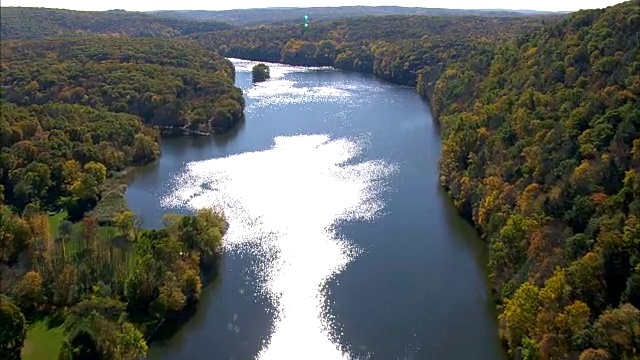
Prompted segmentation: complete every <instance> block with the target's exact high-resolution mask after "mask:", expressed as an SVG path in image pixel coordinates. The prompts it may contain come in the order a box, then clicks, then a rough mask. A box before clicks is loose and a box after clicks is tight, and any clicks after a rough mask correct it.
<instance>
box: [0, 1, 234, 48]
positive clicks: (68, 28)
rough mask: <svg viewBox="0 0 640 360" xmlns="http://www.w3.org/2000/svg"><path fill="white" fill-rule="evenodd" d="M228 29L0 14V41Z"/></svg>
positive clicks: (155, 19)
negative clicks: (0, 39)
mask: <svg viewBox="0 0 640 360" xmlns="http://www.w3.org/2000/svg"><path fill="white" fill-rule="evenodd" d="M231 27H232V26H231V25H230V24H227V23H225V22H216V21H206V22H204V21H190V20H188V19H176V18H170V17H164V16H152V15H150V14H145V13H140V12H130V11H115V12H112V11H72V10H64V9H45V8H30V7H2V11H0V38H2V39H5V40H6V39H23V40H26V39H40V38H47V37H71V36H90V35H107V36H127V37H165V38H175V37H179V36H184V35H189V34H193V33H197V32H207V31H216V30H223V29H228V28H231Z"/></svg>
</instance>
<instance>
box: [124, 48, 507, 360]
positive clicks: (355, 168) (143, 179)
mask: <svg viewBox="0 0 640 360" xmlns="http://www.w3.org/2000/svg"><path fill="white" fill-rule="evenodd" d="M233 62H234V64H235V66H236V71H237V85H238V86H239V87H241V88H242V89H243V91H244V93H245V98H246V100H247V108H246V121H245V123H244V124H243V125H242V126H240V127H239V128H238V129H237V130H236V131H234V132H233V133H232V134H229V135H227V136H224V137H215V138H204V137H201V138H175V139H166V140H164V141H163V143H162V157H161V159H160V161H159V162H157V163H156V164H153V165H151V166H148V167H146V168H143V169H140V170H139V171H138V172H136V175H135V179H134V181H133V182H132V183H131V185H130V186H129V188H128V190H127V194H126V196H127V201H128V202H129V206H130V207H131V208H132V210H134V211H135V212H136V213H138V214H140V215H141V216H142V218H143V221H144V222H145V225H146V226H160V219H161V217H162V215H163V214H165V213H167V212H180V213H191V212H193V211H194V210H195V209H198V208H201V207H206V206H218V207H220V208H222V209H223V210H224V212H225V214H226V216H227V218H228V220H229V223H230V228H229V231H228V233H227V235H226V237H225V251H224V254H223V256H222V260H221V262H220V266H219V273H218V276H217V278H216V280H215V281H214V282H213V283H212V284H211V285H210V286H208V287H206V288H205V289H204V290H203V297H202V299H201V302H200V304H199V308H198V311H197V313H196V314H195V316H194V317H193V318H192V319H191V320H190V321H189V322H188V323H187V324H186V325H185V326H183V327H182V328H181V329H180V330H179V331H178V332H177V334H175V335H174V336H173V337H171V338H170V339H169V340H166V341H161V342H156V343H154V344H153V345H152V346H151V350H150V356H149V358H150V359H162V360H174V359H176V360H177V359H180V360H183V359H261V360H267V359H277V360H283V359H322V360H330V359H436V360H449V359H451V360H467V359H477V360H483V359H492V360H493V359H502V358H503V352H502V350H501V348H500V344H499V341H498V333H497V326H496V321H495V314H494V313H493V311H492V310H491V305H490V303H489V302H490V300H489V296H488V290H487V288H486V282H485V277H484V272H483V264H484V259H483V256H484V255H483V245H482V244H481V242H480V241H479V240H478V239H477V237H476V236H475V234H474V232H473V230H472V229H471V228H470V227H469V226H468V225H467V224H466V223H465V222H463V221H462V220H461V219H460V218H459V217H458V215H457V214H456V212H455V210H454V209H453V207H452V205H451V204H450V202H449V200H448V199H447V197H446V195H445V194H444V193H443V191H442V190H441V189H440V188H439V187H438V181H437V180H438V159H439V156H440V141H439V135H438V131H437V128H436V126H435V123H434V121H433V119H432V117H431V115H430V111H429V108H428V105H427V104H426V103H424V102H423V101H422V100H421V99H420V98H419V96H418V95H416V94H415V93H414V91H413V89H411V88H405V87H399V86H396V85H392V84H387V83H384V82H381V81H379V80H377V79H375V78H373V77H370V76H365V75H361V74H355V73H345V72H341V71H337V70H333V69H326V68H299V67H291V66H286V65H278V64H270V66H271V75H272V78H271V79H270V80H269V81H267V82H264V83H260V84H256V85H254V84H252V83H251V67H252V66H253V65H254V63H252V62H249V61H244V60H233Z"/></svg>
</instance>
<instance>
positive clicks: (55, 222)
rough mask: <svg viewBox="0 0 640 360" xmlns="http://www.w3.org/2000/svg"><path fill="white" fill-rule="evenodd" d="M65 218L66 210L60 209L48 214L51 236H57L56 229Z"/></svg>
mask: <svg viewBox="0 0 640 360" xmlns="http://www.w3.org/2000/svg"><path fill="white" fill-rule="evenodd" d="M66 219H67V212H66V211H62V212H59V213H57V214H54V215H49V226H50V227H51V235H53V237H54V238H55V237H57V236H58V230H59V229H60V224H62V222H63V221H65V220H66Z"/></svg>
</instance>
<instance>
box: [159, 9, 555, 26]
mask: <svg viewBox="0 0 640 360" xmlns="http://www.w3.org/2000/svg"><path fill="white" fill-rule="evenodd" d="M148 13H149V14H153V15H156V16H161V17H168V18H176V19H184V20H199V21H222V22H227V23H231V24H234V25H260V24H265V23H269V24H276V23H280V24H284V23H291V24H295V23H298V24H300V22H301V20H302V19H303V16H304V15H308V16H309V17H310V18H311V19H313V20H314V21H315V20H319V21H326V20H335V19H343V18H355V17H360V16H380V17H382V16H390V15H428V16H465V15H475V16H487V17H521V16H523V15H533V14H542V13H547V12H544V11H531V10H471V9H438V8H421V7H403V6H339V7H310V8H304V7H296V8H263V9H237V10H220V11H207V10H177V11H175V10H160V11H150V12H148Z"/></svg>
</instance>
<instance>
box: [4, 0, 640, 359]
mask: <svg viewBox="0 0 640 360" xmlns="http://www.w3.org/2000/svg"><path fill="white" fill-rule="evenodd" d="M4 11H5V8H3V17H2V36H3V49H2V59H1V62H0V69H1V73H0V74H1V79H0V80H1V82H2V97H3V99H5V100H4V101H3V102H2V103H1V106H2V109H3V111H2V115H1V117H0V120H1V121H0V141H1V142H2V153H1V155H2V157H0V178H1V179H2V187H3V191H2V201H3V203H4V204H6V205H4V206H3V208H2V209H3V212H2V215H1V216H0V221H1V222H2V224H3V225H2V227H3V229H4V228H5V227H6V229H9V230H5V231H4V232H2V233H0V242H1V243H2V251H1V254H0V256H1V258H0V266H2V270H0V271H2V274H3V277H2V285H1V286H2V287H1V288H0V290H1V291H2V292H3V293H5V294H6V295H8V297H7V298H3V297H2V296H0V310H1V312H0V317H2V319H5V318H6V319H9V320H7V321H8V322H10V323H11V324H15V329H16V330H15V331H14V332H12V334H13V335H12V336H13V337H12V339H17V340H15V341H14V342H9V343H8V344H9V345H10V346H5V347H0V352H4V353H2V354H16V351H19V348H20V347H22V341H23V340H24V331H23V330H21V329H24V326H23V325H21V324H24V322H25V318H24V315H22V313H25V314H27V317H28V318H29V317H32V316H33V314H37V313H39V312H42V311H43V310H46V311H48V312H49V313H63V314H65V319H66V320H65V322H64V323H65V328H66V329H68V330H66V332H65V334H67V335H66V336H65V343H64V344H65V345H64V346H63V347H62V351H61V352H62V353H64V354H68V355H66V356H68V357H67V358H74V356H81V354H99V355H95V356H96V357H99V358H105V359H108V358H122V359H126V358H132V359H133V358H138V357H139V355H140V354H142V353H143V352H145V351H146V342H145V340H148V336H149V335H150V333H152V332H153V331H152V329H153V328H154V327H155V326H157V325H158V324H160V323H162V321H163V320H164V319H167V318H171V317H172V316H176V314H178V313H179V309H182V307H183V306H184V304H187V303H190V300H189V299H194V298H197V296H196V295H195V294H196V293H198V292H199V289H200V286H201V282H202V280H203V278H202V277H201V276H200V272H199V271H198V270H199V269H201V268H202V266H203V264H207V263H209V264H211V263H212V262H213V263H215V253H216V251H217V250H216V249H218V246H219V245H215V244H219V242H220V240H219V239H221V235H222V234H223V233H224V220H223V217H222V216H221V214H219V213H218V212H206V213H203V214H197V215H196V216H195V217H180V218H178V217H175V216H169V217H168V218H167V219H166V221H165V222H164V223H165V227H164V228H163V229H160V230H155V231H148V230H141V229H139V226H137V225H138V224H137V223H136V220H135V216H134V215H133V214H131V213H130V212H127V211H126V209H120V210H119V211H117V212H116V214H117V215H115V216H111V217H109V216H106V217H103V220H98V219H97V218H96V217H94V216H89V217H88V218H86V219H84V220H79V221H77V222H75V223H74V222H71V221H68V222H61V223H60V224H56V226H54V227H53V228H50V227H47V226H45V225H44V224H45V222H46V216H45V215H44V214H43V211H49V210H60V209H64V210H65V211H66V212H65V213H66V214H68V215H69V216H71V217H70V218H69V219H70V220H78V219H81V218H82V217H83V216H85V215H86V214H93V213H92V212H90V211H89V209H91V208H92V207H94V206H95V207H99V206H100V205H99V204H100V200H101V199H102V197H103V195H104V194H106V193H107V192H108V191H109V188H110V186H111V185H112V184H111V183H112V182H113V181H114V179H117V174H118V172H121V171H123V170H124V169H126V168H127V167H128V166H135V165H139V164H143V163H147V162H150V161H153V159H155V158H156V157H157V156H159V154H158V150H157V149H158V146H157V142H158V140H159V133H160V132H162V131H163V129H164V131H166V129H167V127H171V128H172V129H175V128H179V129H186V130H185V132H208V131H214V132H215V131H216V128H217V127H221V125H220V124H225V125H227V124H233V123H234V122H235V121H238V120H239V119H240V118H241V114H242V109H243V107H244V103H243V102H242V94H241V93H240V92H239V90H237V89H235V87H234V86H233V67H232V66H231V65H230V64H229V63H228V62H226V60H224V59H222V58H221V57H220V56H218V55H217V54H216V52H217V53H219V54H220V55H222V56H230V57H239V58H245V59H251V60H258V61H266V62H283V63H288V64H294V65H323V66H335V67H337V68H339V69H343V70H349V71H358V72H363V73H371V74H375V75H376V76H378V77H380V78H382V79H385V80H388V81H390V82H394V83H397V84H403V85H410V86H415V88H416V91H417V92H418V93H420V94H421V95H422V96H424V97H425V99H427V100H428V101H429V104H430V105H431V109H432V111H433V112H434V114H435V115H436V117H437V119H438V122H439V124H440V126H441V131H442V137H443V149H442V159H441V164H440V173H441V174H440V175H441V177H440V182H441V185H442V186H443V187H444V188H445V189H446V190H447V191H448V193H449V194H450V196H451V198H452V200H453V202H454V204H455V206H456V207H457V208H458V210H459V211H460V213H461V214H462V215H463V216H464V217H465V218H466V219H468V220H469V221H470V222H471V223H473V225H474V226H475V227H476V229H477V230H478V232H479V233H480V235H481V237H482V238H483V240H484V241H485V242H486V243H487V246H488V248H489V255H488V264H487V267H488V271H487V272H488V277H489V282H490V285H491V288H492V289H493V292H494V297H495V304H496V306H497V308H498V313H499V315H498V317H499V325H500V337H501V339H502V341H503V344H504V347H505V348H506V349H507V352H508V354H509V357H510V358H512V359H522V360H537V359H579V360H595V359H597V360H607V359H608V360H613V359H621V360H631V359H637V358H638V356H640V310H638V309H640V135H639V134H640V50H639V45H640V44H639V42H640V37H639V36H638V29H640V1H638V0H631V1H627V2H624V3H621V4H618V5H615V6H612V7H609V8H606V9H599V10H585V11H579V12H575V13H572V14H569V15H541V16H526V17H516V18H512V17H501V18H498V17H491V16H420V15H390V16H365V17H358V18H349V19H339V18H338V19H335V18H334V19H327V20H315V19H314V18H313V17H311V20H310V22H309V27H308V28H306V29H305V28H303V27H302V26H301V24H296V23H288V22H286V21H284V23H286V24H282V23H280V24H261V25H259V26H257V25H256V26H246V27H227V28H224V27H222V28H220V29H214V30H215V31H212V32H206V30H205V31H195V30H194V31H191V30H185V32H184V33H180V32H179V31H177V32H169V33H165V32H161V34H154V35H150V34H148V35H143V34H142V33H140V32H136V31H134V30H124V29H127V26H129V25H128V24H119V25H117V27H116V28H115V30H114V29H113V28H109V29H108V30H104V31H103V30H100V28H99V27H96V28H95V29H93V30H91V31H93V32H95V33H96V34H102V35H109V34H112V33H118V34H122V35H124V36H123V37H118V38H112V37H110V36H109V37H105V36H99V37H77V38H75V37H70V36H69V34H70V33H69V32H72V33H74V36H75V35H77V33H78V31H76V30H64V31H62V30H61V32H51V33H50V34H52V35H55V34H62V35H63V36H64V38H62V39H46V40H36V41H28V42H25V41H24V40H12V41H6V40H5V39H7V38H14V39H16V38H38V37H42V36H44V34H45V33H39V32H38V31H35V30H33V29H29V28H26V29H21V28H17V27H16V26H18V25H16V24H15V19H16V18H14V20H12V19H10V18H8V17H6V16H5V15H4ZM70 13H74V12H70ZM79 14H81V15H77V16H78V17H80V16H85V14H83V13H79ZM89 14H91V13H89ZM101 14H107V13H101ZM21 16H25V15H21ZM68 16H75V15H73V14H71V15H68ZM91 16H94V17H98V18H99V17H100V16H101V15H100V16H98V15H95V13H93V15H91ZM104 16H112V15H104ZM126 16H130V15H129V14H127V15H126ZM136 16H138V15H136ZM149 16H150V17H151V15H149ZM160 16H169V15H168V14H161V15H159V16H157V18H158V19H160V18H161V17H160ZM7 19H8V20H7ZM158 21H159V20H158ZM180 21H187V22H189V21H190V20H186V19H181V20H180ZM278 21H280V20H278ZM281 22H282V21H281ZM47 23H48V24H49V23H51V24H53V25H47V26H54V27H58V26H60V25H59V21H58V20H56V19H55V18H54V17H48V22H47ZM202 23H203V24H206V22H204V21H203V22H202ZM145 24H146V23H145ZM165 24H166V23H165ZM189 24H190V23H189ZM20 26H22V25H20ZM172 26H174V25H172ZM190 26H191V25H190ZM201 26H203V28H205V27H206V26H209V25H201ZM211 26H213V25H211ZM5 29H17V30H5ZM83 31H85V30H83ZM22 32H24V34H27V35H24V36H22V35H20V34H21V33H22ZM180 34H184V35H186V36H185V37H183V38H180V39H170V40H168V39H155V38H154V39H152V38H143V39H141V38H134V37H137V36H163V37H176V36H178V35H180ZM127 36H128V37H127ZM5 44H7V45H5ZM205 49H206V50H205ZM167 53H168V54H170V55H168V56H167V55H166V54H167ZM123 55H124V56H123ZM34 63H35V64H38V66H32V64H34ZM76 64H83V66H77V65H76ZM133 64H135V65H136V66H132V65H133ZM212 95H213V96H214V97H215V96H218V97H217V98H216V99H217V100H216V101H214V102H213V104H211V103H209V102H208V101H204V99H205V98H206V99H210V97H211V96H212ZM5 113H7V114H9V115H7V116H5V115H4V114H5ZM212 113H213V117H209V116H210V114H212ZM85 119H86V120H85ZM209 121H210V122H209ZM80 123H82V126H78V124H80ZM111 124H113V125H111ZM115 124H118V125H117V126H114V125H115ZM114 127H117V129H115V128H114ZM187 130H188V131H187ZM44 149H47V150H48V151H47V152H45V151H44ZM99 185H102V186H99ZM97 188H100V189H102V190H99V191H96V190H95V189H97ZM96 204H97V205H96ZM74 214H79V215H74ZM73 216H75V218H73ZM104 219H106V221H105V220H104ZM109 220H111V221H109ZM47 224H48V223H47ZM62 224H64V225H62ZM47 229H49V230H48V231H49V233H47ZM96 229H97V230H96ZM212 229H213V230H212ZM114 238H124V239H128V241H129V242H130V243H131V244H133V247H134V248H135V251H134V252H133V255H131V253H128V252H127V251H124V250H121V249H120V248H118V247H115V246H103V245H101V244H104V243H105V242H104V241H100V240H98V239H114ZM129 242H125V243H126V244H129ZM65 244H68V246H67V245H65ZM67 247H68V248H69V249H67ZM178 249H183V250H178ZM175 251H178V252H177V253H183V254H184V253H187V254H189V255H188V256H186V257H185V256H184V255H180V256H176V254H177V253H176V252H175ZM212 254H214V255H212ZM87 257H88V258H87ZM212 258H213V259H214V260H211V259H212ZM86 259H101V260H99V261H98V260H95V261H86ZM205 260H208V261H205ZM56 266H57V267H56ZM176 269H179V271H176ZM143 270H144V271H143ZM50 271H56V272H58V273H60V274H66V273H67V272H68V273H69V274H72V275H68V276H69V277H70V278H71V279H73V280H74V281H76V282H77V283H73V286H70V285H68V286H67V287H66V288H65V286H64V285H63V284H57V283H53V282H52V281H54V280H52V277H51V275H50ZM65 271H66V272H65ZM96 274H100V277H97V275H96ZM172 274H174V275H175V274H181V275H182V274H184V277H178V276H174V275H172ZM188 274H191V275H188ZM194 274H198V276H197V277H196V276H195V275H194ZM98 278H100V279H102V278H104V279H106V280H103V283H99V282H96V281H95V279H98ZM196 278H197V279H199V280H196ZM56 281H57V280H56ZM65 281H66V280H65ZM69 281H71V280H69ZM198 281H200V282H198ZM8 289H13V290H12V291H11V292H9V291H8ZM34 289H35V290H34ZM65 289H73V296H70V295H69V296H67V295H66V294H67V293H64V294H62V295H60V294H57V292H58V291H65ZM196 289H197V290H198V291H196ZM34 299H37V300H34ZM59 299H65V300H59ZM69 299H72V300H69ZM61 301H62V302H61ZM16 304H17V306H16ZM52 309H55V310H56V311H52ZM167 309H169V310H168V312H167ZM86 314H93V315H92V316H86ZM114 314H117V316H115V315H114ZM74 319H75V320H74ZM81 319H85V320H86V321H84V322H83V321H80V320H81ZM3 322H4V321H3ZM114 329H118V330H120V331H119V332H118V331H114ZM150 329H151V330H150ZM113 333H118V334H126V336H125V335H123V336H119V337H118V336H110V334H113ZM20 339H22V340H20ZM113 344H118V346H114V345H113ZM16 349H18V350H16ZM108 349H116V350H113V351H122V353H117V354H116V353H109V351H111V350H108ZM74 354H75V355H74ZM8 356H9V355H7V357H6V358H9V359H10V358H11V357H8ZM0 357H2V358H5V357H4V356H0ZM78 358H79V357H78Z"/></svg>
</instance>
